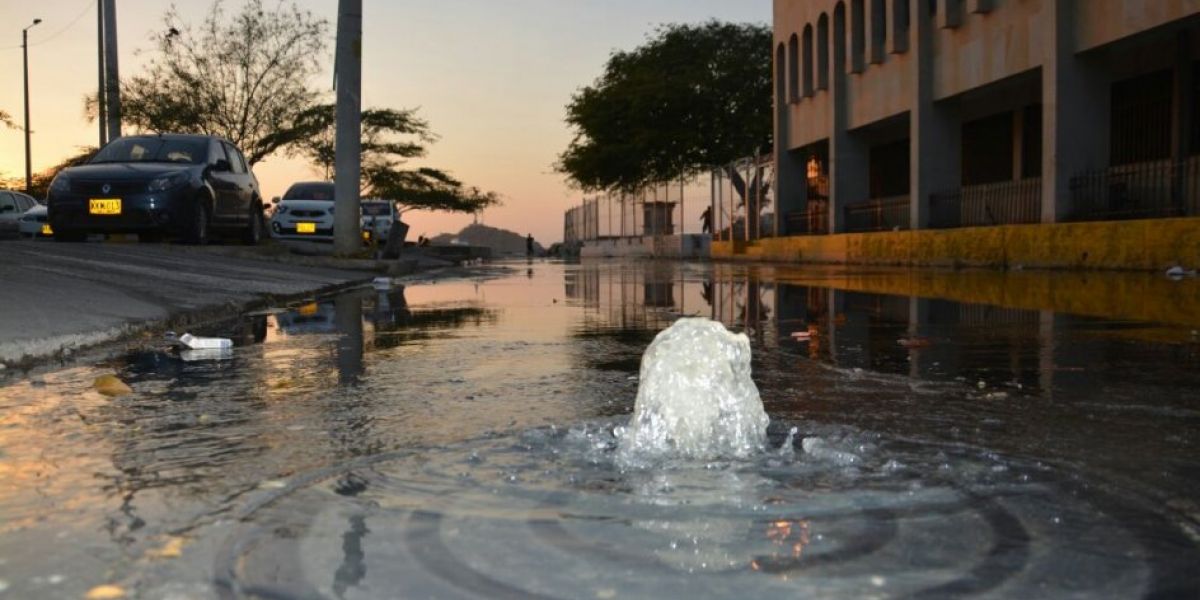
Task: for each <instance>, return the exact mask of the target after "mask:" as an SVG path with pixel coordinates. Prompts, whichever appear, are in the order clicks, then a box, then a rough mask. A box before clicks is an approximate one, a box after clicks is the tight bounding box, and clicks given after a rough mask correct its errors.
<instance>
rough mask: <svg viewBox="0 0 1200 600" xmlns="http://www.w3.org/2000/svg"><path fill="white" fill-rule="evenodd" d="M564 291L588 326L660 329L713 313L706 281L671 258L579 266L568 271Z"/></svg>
mask: <svg viewBox="0 0 1200 600" xmlns="http://www.w3.org/2000/svg"><path fill="white" fill-rule="evenodd" d="M565 293H566V296H567V299H568V300H571V301H573V302H576V303H578V304H580V305H582V306H583V308H584V309H585V319H586V321H587V322H588V326H587V327H588V328H595V327H599V328H605V329H611V328H621V329H641V330H659V329H664V328H666V327H667V326H669V325H670V324H671V322H672V321H674V320H675V319H676V318H677V317H679V316H680V315H687V316H710V315H711V307H710V305H709V302H708V301H707V300H706V299H705V296H704V294H705V288H704V282H702V281H698V280H695V279H689V278H688V277H686V276H685V273H684V267H683V266H682V265H680V264H678V263H673V262H652V263H644V264H640V265H636V266H634V265H622V264H620V263H589V264H582V265H579V267H578V268H575V269H569V270H568V271H567V273H566V275H565Z"/></svg>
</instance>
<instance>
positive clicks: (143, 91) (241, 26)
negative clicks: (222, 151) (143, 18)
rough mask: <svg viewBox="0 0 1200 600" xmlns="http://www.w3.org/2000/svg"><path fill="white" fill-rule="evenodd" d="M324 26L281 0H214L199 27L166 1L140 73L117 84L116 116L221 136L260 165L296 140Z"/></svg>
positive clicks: (312, 98)
mask: <svg viewBox="0 0 1200 600" xmlns="http://www.w3.org/2000/svg"><path fill="white" fill-rule="evenodd" d="M328 29H329V27H328V23H327V22H326V21H324V20H322V19H318V18H316V17H315V16H313V14H312V13H311V12H309V11H304V10H301V9H300V8H298V7H297V6H296V5H295V4H290V5H285V4H283V3H282V2H281V3H280V4H278V5H277V6H276V7H275V8H273V9H268V8H265V7H264V6H263V2H262V0H248V1H247V2H246V3H245V5H244V6H242V8H241V11H240V12H238V13H236V14H232V15H227V14H226V12H225V10H224V3H223V2H222V0H215V1H214V2H213V4H212V7H211V9H210V10H209V12H208V15H207V16H206V17H205V18H204V20H203V21H202V22H201V23H200V24H199V26H198V27H193V26H191V25H189V24H188V23H187V22H185V21H184V20H183V19H181V18H180V16H179V13H178V12H177V11H176V9H175V8H174V7H172V8H171V9H169V10H168V11H167V13H166V15H165V16H164V18H163V33H162V34H161V35H156V36H155V37H154V38H153V39H154V43H155V46H156V47H155V52H153V53H152V56H153V57H152V58H151V60H150V62H149V64H148V65H147V66H146V68H145V70H144V71H143V72H141V73H139V74H137V75H135V76H133V77H131V78H129V79H126V80H125V81H123V82H122V85H121V111H122V115H121V120H122V121H123V122H125V123H128V124H130V125H132V126H134V127H136V128H138V129H140V130H143V131H153V132H168V131H169V132H177V133H204V134H210V135H220V136H223V137H225V138H227V139H229V140H230V141H232V142H234V143H235V144H237V145H238V147H239V148H241V149H242V151H243V152H245V153H246V159H247V160H248V161H250V163H251V164H255V163H258V162H259V161H261V160H262V159H264V158H266V157H267V156H268V155H270V154H271V153H273V152H275V151H276V150H278V149H280V148H282V147H284V146H286V145H288V144H289V143H291V142H293V141H294V140H295V138H294V137H290V136H288V135H287V133H288V132H293V133H294V132H296V127H295V126H296V120H297V119H298V118H299V117H300V116H301V115H302V114H304V112H305V111H306V110H307V109H309V108H310V107H312V106H313V105H314V104H315V103H316V102H317V100H318V98H319V93H318V92H316V91H315V90H314V89H313V88H312V86H311V85H310V81H311V80H312V79H313V78H314V76H315V75H316V74H318V73H319V72H320V70H321V67H322V58H323V57H324V56H325V46H326V37H327V35H328ZM92 102H93V103H94V99H93V100H92Z"/></svg>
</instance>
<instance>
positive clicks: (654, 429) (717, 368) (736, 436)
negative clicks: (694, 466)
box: [618, 319, 769, 466]
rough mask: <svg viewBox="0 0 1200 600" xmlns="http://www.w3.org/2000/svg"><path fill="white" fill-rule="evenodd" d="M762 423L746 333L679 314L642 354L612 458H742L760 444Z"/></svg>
mask: <svg viewBox="0 0 1200 600" xmlns="http://www.w3.org/2000/svg"><path fill="white" fill-rule="evenodd" d="M768 422H769V418H768V417H767V413H766V411H765V410H763V404H762V399H761V398H759V395H758V387H757V386H755V385H754V380H753V379H751V378H750V340H749V338H747V337H746V336H745V334H734V333H731V332H730V331H729V330H727V329H725V326H724V325H722V324H720V323H717V322H715V321H710V320H708V319H681V320H679V321H677V322H676V323H675V324H674V325H672V326H671V327H670V328H668V329H667V330H665V331H663V332H661V333H659V334H658V336H657V337H656V338H655V339H654V342H653V343H651V344H650V347H649V348H647V349H646V352H645V354H644V355H643V356H642V370H641V381H640V385H639V387H638V395H637V403H636V405H635V406H634V413H633V418H632V419H630V421H629V427H628V428H627V429H626V430H624V431H621V432H619V433H618V435H619V436H620V444H619V448H618V461H619V462H620V463H621V464H622V465H624V466H637V465H641V464H644V463H645V462H646V461H656V460H661V459H667V458H681V459H700V460H704V459H713V458H721V457H729V458H746V457H749V456H751V455H752V454H754V453H757V452H759V451H761V450H762V449H763V447H764V445H765V443H766V439H767V424H768Z"/></svg>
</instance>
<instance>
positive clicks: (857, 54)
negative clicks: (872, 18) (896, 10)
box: [850, 0, 867, 73]
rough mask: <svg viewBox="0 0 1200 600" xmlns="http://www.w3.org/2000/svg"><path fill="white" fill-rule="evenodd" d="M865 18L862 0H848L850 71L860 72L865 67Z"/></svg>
mask: <svg viewBox="0 0 1200 600" xmlns="http://www.w3.org/2000/svg"><path fill="white" fill-rule="evenodd" d="M866 54H867V19H866V15H865V14H864V11H863V0H850V72H852V73H862V72H863V71H864V70H866V68H867V63H866Z"/></svg>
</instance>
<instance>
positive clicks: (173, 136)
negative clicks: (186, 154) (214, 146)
mask: <svg viewBox="0 0 1200 600" xmlns="http://www.w3.org/2000/svg"><path fill="white" fill-rule="evenodd" d="M126 138H129V139H137V138H141V139H152V138H159V139H164V140H186V141H196V142H198V141H207V140H217V141H219V142H225V143H226V144H229V145H230V146H236V144H234V143H233V142H231V141H229V140H227V139H225V138H223V137H221V136H219V135H204V134H199V133H137V134H133V135H124V136H121V137H119V138H117V139H118V140H121V139H126ZM114 141H115V140H114Z"/></svg>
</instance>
